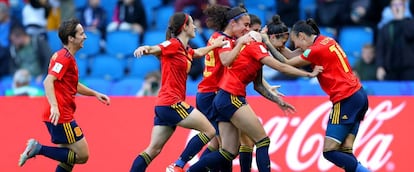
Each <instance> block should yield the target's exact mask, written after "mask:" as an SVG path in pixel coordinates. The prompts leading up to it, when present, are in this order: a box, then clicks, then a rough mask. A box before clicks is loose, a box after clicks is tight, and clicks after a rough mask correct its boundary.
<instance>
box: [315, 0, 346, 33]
mask: <svg viewBox="0 0 414 172" xmlns="http://www.w3.org/2000/svg"><path fill="white" fill-rule="evenodd" d="M350 4H351V2H350V1H348V0H318V1H317V7H316V11H315V12H316V14H315V20H316V22H317V23H318V24H319V25H320V26H323V27H332V28H339V27H341V26H343V25H344V23H345V21H346V20H347V18H349V17H350V16H349V14H350Z"/></svg>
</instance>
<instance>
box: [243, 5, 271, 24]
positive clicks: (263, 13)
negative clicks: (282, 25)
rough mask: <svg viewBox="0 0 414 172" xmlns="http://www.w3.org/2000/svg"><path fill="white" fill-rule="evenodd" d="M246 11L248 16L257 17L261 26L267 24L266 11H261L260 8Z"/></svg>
mask: <svg viewBox="0 0 414 172" xmlns="http://www.w3.org/2000/svg"><path fill="white" fill-rule="evenodd" d="M247 11H248V13H249V14H254V15H256V16H257V17H259V19H260V21H262V26H264V25H266V23H267V17H266V15H267V14H266V11H265V10H262V9H260V8H255V7H247Z"/></svg>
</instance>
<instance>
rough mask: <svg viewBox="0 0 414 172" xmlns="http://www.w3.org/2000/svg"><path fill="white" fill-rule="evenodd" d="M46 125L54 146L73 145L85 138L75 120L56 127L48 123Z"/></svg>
mask: <svg viewBox="0 0 414 172" xmlns="http://www.w3.org/2000/svg"><path fill="white" fill-rule="evenodd" d="M45 124H46V126H47V130H48V131H49V134H50V136H51V137H52V143H54V144H72V143H75V142H77V141H79V140H80V139H82V138H83V137H84V136H83V132H82V129H81V128H80V127H79V126H78V124H77V123H76V121H75V120H73V121H71V122H67V123H61V124H57V125H56V126H55V125H53V124H52V123H50V122H47V121H45Z"/></svg>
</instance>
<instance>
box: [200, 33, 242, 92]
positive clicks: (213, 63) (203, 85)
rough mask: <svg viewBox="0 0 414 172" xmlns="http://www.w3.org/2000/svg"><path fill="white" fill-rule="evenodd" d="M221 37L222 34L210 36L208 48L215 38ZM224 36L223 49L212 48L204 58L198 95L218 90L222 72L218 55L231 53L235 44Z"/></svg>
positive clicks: (231, 39)
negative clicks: (226, 52)
mask: <svg viewBox="0 0 414 172" xmlns="http://www.w3.org/2000/svg"><path fill="white" fill-rule="evenodd" d="M223 35H224V34H223V33H220V32H214V33H213V35H211V37H210V40H209V41H208V43H207V45H208V46H209V45H211V44H213V41H214V40H215V39H216V38H217V37H219V36H223ZM224 36H225V39H224V41H225V42H226V44H225V45H224V46H223V47H218V48H214V49H213V50H212V51H210V52H209V53H208V54H207V55H206V56H205V59H204V72H203V80H201V82H200V83H199V84H198V92H200V93H207V92H216V91H218V89H219V87H218V83H219V81H220V78H221V76H222V75H223V71H224V66H223V64H221V60H220V56H219V55H220V53H222V52H225V51H231V50H232V49H233V47H234V46H235V42H236V40H235V39H233V38H231V37H228V36H227V35H224Z"/></svg>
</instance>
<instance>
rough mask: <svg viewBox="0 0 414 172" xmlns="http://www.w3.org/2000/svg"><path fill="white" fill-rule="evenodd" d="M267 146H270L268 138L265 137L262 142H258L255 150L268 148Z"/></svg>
mask: <svg viewBox="0 0 414 172" xmlns="http://www.w3.org/2000/svg"><path fill="white" fill-rule="evenodd" d="M269 145H270V139H269V137H266V138H264V139H262V140H260V141H259V142H257V143H256V147H257V148H260V147H263V146H269Z"/></svg>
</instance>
